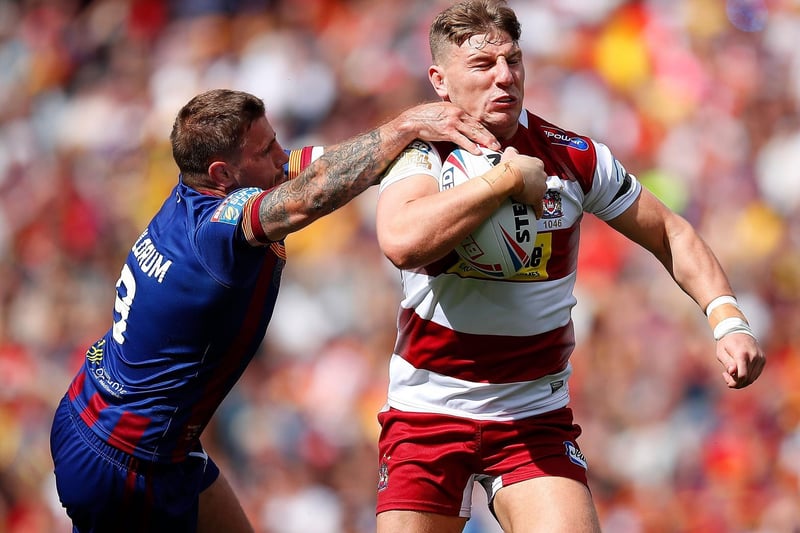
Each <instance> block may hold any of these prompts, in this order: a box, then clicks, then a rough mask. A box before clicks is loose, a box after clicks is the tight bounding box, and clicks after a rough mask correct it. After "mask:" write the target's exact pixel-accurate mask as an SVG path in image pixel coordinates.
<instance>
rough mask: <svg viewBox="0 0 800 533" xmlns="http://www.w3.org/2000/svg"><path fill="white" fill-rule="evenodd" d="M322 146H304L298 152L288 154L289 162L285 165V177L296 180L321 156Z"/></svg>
mask: <svg viewBox="0 0 800 533" xmlns="http://www.w3.org/2000/svg"><path fill="white" fill-rule="evenodd" d="M323 151H324V148H323V147H322V146H306V147H305V148H300V149H299V150H291V151H290V152H289V162H288V163H287V165H286V175H287V176H288V178H289V179H294V178H296V177H297V176H298V175H299V174H300V173H301V172H302V171H303V170H305V169H306V168H307V167H308V165H310V164H311V163H312V162H313V161H314V160H316V159H317V158H319V156H321V155H322V153H323Z"/></svg>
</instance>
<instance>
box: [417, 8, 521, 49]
mask: <svg viewBox="0 0 800 533" xmlns="http://www.w3.org/2000/svg"><path fill="white" fill-rule="evenodd" d="M498 32H504V33H507V34H508V35H509V36H510V37H511V39H512V40H513V41H514V42H515V43H516V42H517V41H519V38H520V36H521V35H522V28H521V26H520V23H519V20H518V19H517V14H516V13H514V10H513V9H511V8H510V7H508V4H507V3H506V2H505V0H464V1H462V2H458V3H457V4H453V5H452V6H450V7H448V8H447V9H445V10H444V11H442V12H441V13H439V15H438V16H437V17H436V18H435V19H434V21H433V23H432V24H431V29H430V32H429V34H428V37H429V41H430V47H431V57H432V58H433V62H434V63H439V62H440V61H441V60H442V59H443V57H444V51H445V49H446V48H447V46H448V45H455V46H461V45H462V44H463V43H464V41H466V40H467V39H469V38H470V37H472V36H474V35H483V34H489V35H495V34H497V33H498Z"/></svg>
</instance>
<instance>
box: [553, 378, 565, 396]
mask: <svg viewBox="0 0 800 533" xmlns="http://www.w3.org/2000/svg"><path fill="white" fill-rule="evenodd" d="M563 386H564V380H563V379H559V380H556V381H551V382H550V394H552V393H554V392H556V391H557V390H559V389H561V388H562V387H563Z"/></svg>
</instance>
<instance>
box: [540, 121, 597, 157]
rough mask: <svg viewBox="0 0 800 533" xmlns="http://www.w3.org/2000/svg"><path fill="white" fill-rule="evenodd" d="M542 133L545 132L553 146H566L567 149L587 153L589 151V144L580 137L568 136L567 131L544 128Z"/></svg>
mask: <svg viewBox="0 0 800 533" xmlns="http://www.w3.org/2000/svg"><path fill="white" fill-rule="evenodd" d="M542 131H543V132H544V135H545V137H547V140H549V141H550V142H551V143H552V144H556V145H558V146H566V147H567V148H573V149H575V150H580V151H581V152H585V151H586V150H588V149H589V143H587V142H586V141H585V140H583V139H581V138H580V137H572V136H571V135H567V133H566V132H565V131H562V130H558V129H555V128H546V127H545V128H542Z"/></svg>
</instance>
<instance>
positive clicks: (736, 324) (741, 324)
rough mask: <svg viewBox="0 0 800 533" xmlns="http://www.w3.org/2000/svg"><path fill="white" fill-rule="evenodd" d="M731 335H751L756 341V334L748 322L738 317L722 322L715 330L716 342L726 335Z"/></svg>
mask: <svg viewBox="0 0 800 533" xmlns="http://www.w3.org/2000/svg"><path fill="white" fill-rule="evenodd" d="M731 333H744V334H745V335H750V336H751V337H753V338H754V339H755V338H756V335H755V333H753V330H752V329H751V328H750V324H748V323H747V321H745V320H744V319H743V318H740V317H738V316H732V317H730V318H726V319H724V320H721V321H720V323H719V324H717V326H716V327H715V328H714V340H715V341H718V340H720V339H721V338H722V337H724V336H725V335H730V334H731Z"/></svg>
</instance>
